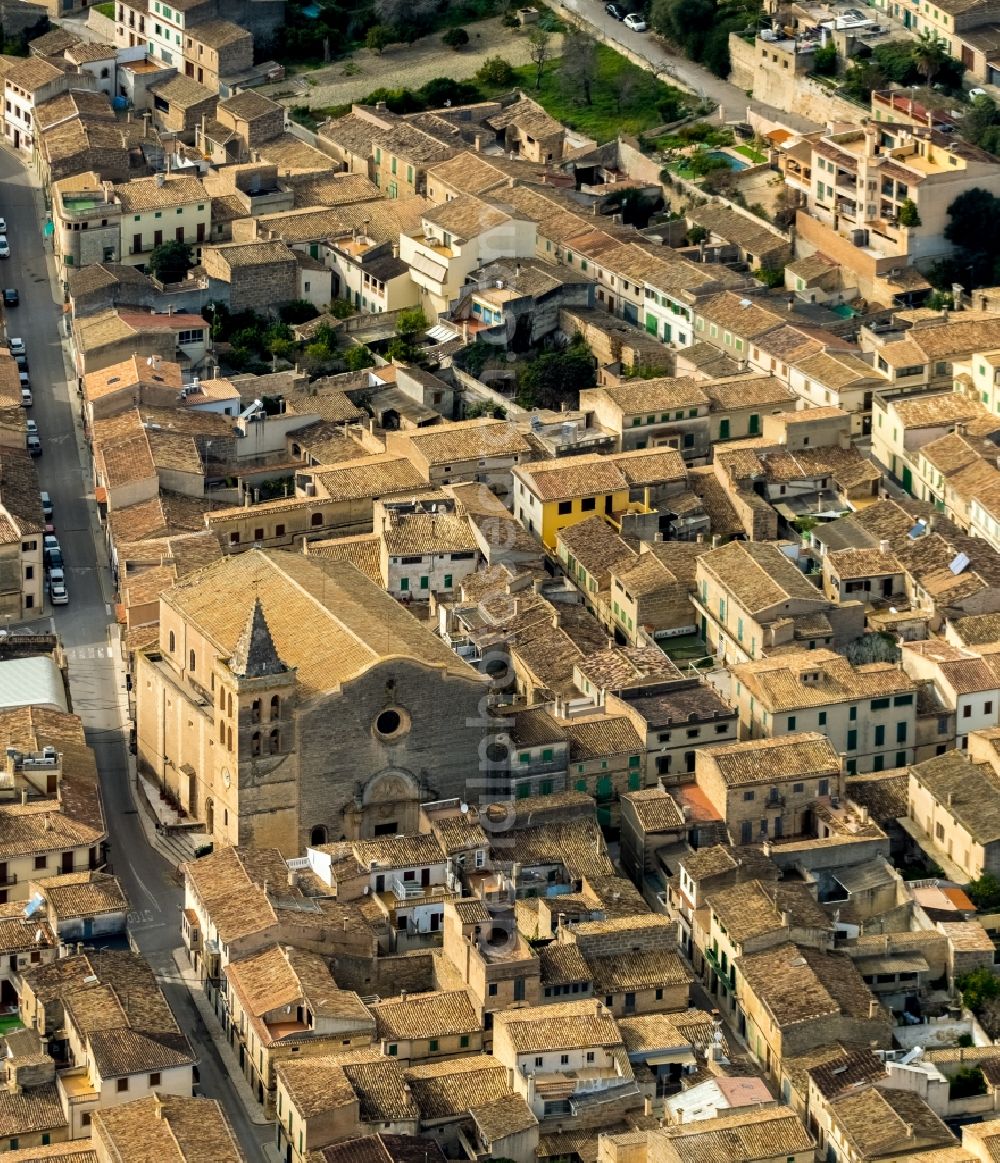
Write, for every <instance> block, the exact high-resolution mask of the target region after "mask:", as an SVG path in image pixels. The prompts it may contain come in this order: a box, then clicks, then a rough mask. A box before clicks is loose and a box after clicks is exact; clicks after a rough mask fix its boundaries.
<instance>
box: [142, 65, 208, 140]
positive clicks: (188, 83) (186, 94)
mask: <svg viewBox="0 0 1000 1163" xmlns="http://www.w3.org/2000/svg"><path fill="white" fill-rule="evenodd" d="M149 92H150V95H151V97H152V112H153V124H154V125H155V126H156V127H157V128H158V129H161V130H165V131H167V132H168V133H173V134H176V135H177V137H178V138H179V139H180V140H181V141H183V142H186V143H187V144H188V145H193V144H194V135H195V130H196V129H197V127H198V126H199V125H200V124H201V121H202V118H213V117H215V111H216V108H217V107H218V104H219V94H218V91H217V90H213V89H209V88H208V87H207V86H205V85H200V84H199V83H198V82H197V81H195V80H194V79H193V78H191V77H186V76H184V75H183V74H181V73H178V74H177V75H176V76H174V77H171V78H170V80H169V81H165V82H162V83H160V84H158V85H153V86H152V87H151V88H150V90H149Z"/></svg>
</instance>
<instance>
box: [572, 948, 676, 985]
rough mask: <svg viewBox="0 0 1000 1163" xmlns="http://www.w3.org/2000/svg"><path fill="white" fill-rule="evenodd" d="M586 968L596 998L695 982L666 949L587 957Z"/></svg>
mask: <svg viewBox="0 0 1000 1163" xmlns="http://www.w3.org/2000/svg"><path fill="white" fill-rule="evenodd" d="M587 964H588V965H589V966H590V969H591V974H592V976H593V981H594V993H596V994H605V995H607V994H614V993H623V992H626V991H628V992H632V991H636V990H644V989H659V988H661V987H663V986H672V985H684V984H690V983H691V982H693V981H694V974H693V973H692V972H691V970H690V969H688V967H687V966H686V965H685V964H684V961H683V959H682V958H681V955H680V954H679V953H676V952H674V951H673V950H668V949H651V950H646V951H644V952H639V953H616V954H611V955H609V956H606V957H593V956H588V957H587Z"/></svg>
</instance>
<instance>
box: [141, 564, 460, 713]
mask: <svg viewBox="0 0 1000 1163" xmlns="http://www.w3.org/2000/svg"><path fill="white" fill-rule="evenodd" d="M359 583H360V584H359ZM255 591H256V594H257V597H258V598H259V600H260V602H261V604H262V607H263V611H264V616H265V618H266V620H267V624H268V626H269V628H270V631H271V636H272V638H273V640H274V644H275V647H276V649H277V652H278V655H279V657H280V658H281V660H282V662H283V663H284V664H285V665H286V666H292V667H295V668H296V669H297V679H298V682H299V684H300V686H301V687H303V688H304V689H306V690H310V689H311V690H316V691H319V690H329V689H331V688H332V686H333V685H336V684H337V683H338V682H340V681H343V680H344V679H346V678H347V677H348V676H350V675H357V674H360V673H361V672H362V671H364V670H367V669H368V667H369V666H371V665H372V664H373V663H374V662H376V661H378V660H379V659H380V658H382V657H384V655H385V652H386V651H387V650H389V651H391V653H393V654H412V655H414V656H415V657H419V658H421V659H422V660H423V661H424V662H425V663H436V664H439V665H441V666H443V668H444V669H445V670H446V671H448V672H450V673H453V674H455V675H458V676H463V677H467V678H470V679H471V678H473V677H474V672H473V671H472V670H471V668H469V667H468V666H467V665H466V664H465V663H463V662H462V661H461V660H460V659H458V658H457V656H456V655H455V654H454V652H453V651H452V650H451V649H450V648H449V647H448V646H447V645H446V644H445V643H444V642H442V641H441V640H440V639H437V638H435V637H434V636H433V635H432V634H431V633H430V632H429V631H428V630H426V628H425V627H423V626H422V625H421V624H420V623H419V622H417V621H416V619H414V618H413V617H412V616H411V615H410V614H409V613H407V611H406V610H404V609H403V608H402V607H401V606H399V605H398V603H396V602H395V601H393V599H392V598H390V597H389V596H388V594H386V593H385V592H384V591H382V590H381V589H379V588H378V587H376V586H375V585H374V584H372V583H369V582H368V581H367V579H366V580H364V582H361V578H360V575H359V574H358V571H357V570H356V569H354V567H353V566H351V565H348V564H347V563H346V562H338V561H330V560H328V559H326V558H320V557H312V556H306V555H303V554H292V553H282V552H280V551H263V550H255V549H251V550H248V551H247V552H246V553H241V554H238V555H235V556H229V557H225V558H223V559H222V560H221V561H219V562H217V563H216V564H215V565H211V566H209V567H208V568H207V569H204V570H200V571H199V572H198V573H195V574H189V575H188V577H186V578H183V579H181V580H180V581H179V582H178V583H177V585H176V586H174V587H173V589H171V590H169V591H168V592H167V593H166V594H164V595H163V597H162V599H161V600H162V601H163V602H165V603H166V604H167V605H169V606H170V607H171V608H172V609H173V610H175V611H176V612H177V613H178V614H179V615H180V616H181V617H182V618H185V619H188V620H190V622H191V623H192V624H193V625H195V626H197V627H198V628H199V630H200V632H201V633H203V634H204V635H205V636H206V637H207V639H208V640H209V641H210V642H212V643H213V644H214V645H215V646H216V647H217V648H218V649H219V651H220V653H221V654H222V656H223V657H227V658H228V657H230V656H231V655H232V652H233V650H234V648H235V646H236V642H237V640H238V639H239V637H240V635H241V634H242V633H243V630H244V628H245V626H246V624H247V619H248V618H249V616H250V612H251V605H252V598H253V594H254V592H255ZM318 644H321V647H322V648H318Z"/></svg>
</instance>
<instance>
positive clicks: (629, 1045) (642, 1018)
mask: <svg viewBox="0 0 1000 1163" xmlns="http://www.w3.org/2000/svg"><path fill="white" fill-rule="evenodd" d="M618 1028H619V1029H620V1030H621V1035H622V1041H623V1042H624V1043H625V1048H626V1049H627V1050H628V1052H629V1053H630V1054H634V1053H641V1052H643V1051H656V1050H666V1049H672V1048H674V1047H679V1046H687V1045H698V1046H707V1045H708V1044H709V1043H710V1042H711V1041H712V1038H713V1036H714V1033H715V1023H714V1021H713V1019H712V1015H711V1014H710V1013H708V1012H707V1011H706V1010H699V1009H689V1010H684V1011H681V1012H680V1013H673V1014H641V1015H637V1016H635V1017H626V1018H620V1019H619V1021H618Z"/></svg>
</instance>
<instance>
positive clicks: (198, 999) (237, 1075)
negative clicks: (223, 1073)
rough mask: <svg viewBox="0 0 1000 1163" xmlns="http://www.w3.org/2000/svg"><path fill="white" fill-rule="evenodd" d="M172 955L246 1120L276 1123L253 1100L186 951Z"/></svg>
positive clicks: (260, 1123) (175, 952)
mask: <svg viewBox="0 0 1000 1163" xmlns="http://www.w3.org/2000/svg"><path fill="white" fill-rule="evenodd" d="M172 956H173V959H174V964H175V965H176V966H177V972H178V974H179V975H180V979H181V981H182V982H183V983H184V985H185V986H186V987H187V991H188V993H189V994H190V995H191V1000H192V1001H193V1002H194V1004H195V1008H196V1009H197V1011H198V1014H199V1015H200V1017H201V1020H202V1021H203V1022H204V1023H205V1029H206V1030H207V1031H208V1036H209V1037H210V1038H211V1039H212V1042H213V1044H214V1045H215V1048H216V1050H218V1051H219V1057H220V1058H221V1059H222V1061H223V1063H224V1064H225V1067H226V1070H227V1071H228V1073H229V1078H230V1080H231V1082H232V1084H233V1088H234V1089H235V1091H236V1093H237V1094H238V1095H239V1099H240V1102H242V1103H243V1106H244V1107H245V1108H246V1112H247V1118H249V1119H250V1121H251V1122H252V1123H256V1124H257V1125H258V1126H266V1125H267V1124H268V1123H270V1122H273V1120H272V1119H269V1118H267V1117H266V1115H265V1114H264V1110H263V1108H262V1107H261V1105H260V1103H258V1102H257V1099H256V1098H255V1097H254V1093H253V1091H252V1090H251V1089H250V1084H249V1083H248V1082H247V1080H246V1077H245V1076H244V1074H243V1070H242V1068H241V1066H240V1064H239V1060H238V1059H237V1057H236V1054H235V1053H234V1052H233V1048H232V1046H230V1044H229V1041H228V1040H227V1038H226V1036H225V1034H223V1032H222V1027H221V1026H220V1025H219V1019H218V1018H217V1017H216V1016H215V1011H214V1010H213V1009H212V1007H211V1006H210V1005H209V1002H208V998H207V997H206V996H205V991H204V990H203V989H202V987H201V982H200V981H199V980H198V975H197V974H196V973H195V971H194V970H193V969H192V968H191V964H190V962H189V961H188V958H187V951H186V950H185V949H184V947H183V946H181V947H179V948H177V949H175V950H174V951H173V953H172Z"/></svg>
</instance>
